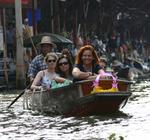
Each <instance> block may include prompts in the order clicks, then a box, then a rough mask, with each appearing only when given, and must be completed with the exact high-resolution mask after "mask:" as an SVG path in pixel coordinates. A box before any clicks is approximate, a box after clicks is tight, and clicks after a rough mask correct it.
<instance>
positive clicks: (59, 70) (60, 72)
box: [56, 54, 73, 77]
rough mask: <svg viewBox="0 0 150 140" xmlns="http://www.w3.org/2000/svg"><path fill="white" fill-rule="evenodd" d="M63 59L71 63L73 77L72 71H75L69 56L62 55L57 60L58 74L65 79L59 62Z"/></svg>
mask: <svg viewBox="0 0 150 140" xmlns="http://www.w3.org/2000/svg"><path fill="white" fill-rule="evenodd" d="M63 58H65V59H67V61H68V63H69V74H70V75H72V69H73V65H72V61H71V59H70V57H68V56H67V55H64V54H63V55H61V56H60V57H59V58H58V60H57V63H56V73H58V74H60V76H62V77H65V74H64V73H63V72H62V71H61V69H60V66H59V61H60V60H61V59H63Z"/></svg>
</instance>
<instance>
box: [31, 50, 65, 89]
mask: <svg viewBox="0 0 150 140" xmlns="http://www.w3.org/2000/svg"><path fill="white" fill-rule="evenodd" d="M44 61H45V63H46V65H47V66H48V68H47V69H45V70H41V71H39V72H38V73H37V75H36V77H35V79H34V81H33V83H32V85H31V89H36V90H42V89H47V90H48V89H50V88H51V86H52V80H55V81H56V82H58V83H63V82H64V81H65V79H64V78H61V77H59V75H58V74H56V72H55V68H56V62H57V55H56V54H55V53H48V54H47V55H46V56H45V59H44Z"/></svg>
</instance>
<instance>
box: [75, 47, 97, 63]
mask: <svg viewBox="0 0 150 140" xmlns="http://www.w3.org/2000/svg"><path fill="white" fill-rule="evenodd" d="M86 50H90V51H91V52H92V55H93V57H94V60H93V64H98V63H99V58H98V55H97V53H96V51H95V49H94V48H93V47H92V46H91V45H85V46H83V47H81V48H80V49H79V52H78V54H77V57H76V64H82V63H83V62H82V55H83V52H84V51H86Z"/></svg>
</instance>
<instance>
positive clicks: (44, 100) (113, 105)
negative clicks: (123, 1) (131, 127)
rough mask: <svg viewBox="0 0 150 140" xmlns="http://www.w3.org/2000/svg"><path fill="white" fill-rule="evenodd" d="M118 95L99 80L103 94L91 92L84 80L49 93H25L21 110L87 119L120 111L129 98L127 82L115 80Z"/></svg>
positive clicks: (103, 81)
mask: <svg viewBox="0 0 150 140" xmlns="http://www.w3.org/2000/svg"><path fill="white" fill-rule="evenodd" d="M117 82H118V91H116V92H113V91H108V92H107V89H110V88H111V84H112V80H111V79H107V80H101V81H100V85H101V86H102V87H103V88H104V89H105V92H104V91H102V92H96V93H93V94H91V92H92V90H93V86H92V85H93V81H92V80H83V81H80V82H77V83H73V84H71V85H68V86H65V87H60V88H57V89H51V90H49V91H30V90H28V91H26V93H25V96H24V107H25V108H26V109H31V110H38V111H40V112H43V113H48V114H54V115H65V116H89V115H98V114H102V113H112V112H116V111H118V110H119V109H120V108H121V107H123V106H124V105H125V104H126V102H127V100H128V98H129V97H130V96H131V92H130V91H129V88H130V84H131V83H130V82H129V81H126V80H117Z"/></svg>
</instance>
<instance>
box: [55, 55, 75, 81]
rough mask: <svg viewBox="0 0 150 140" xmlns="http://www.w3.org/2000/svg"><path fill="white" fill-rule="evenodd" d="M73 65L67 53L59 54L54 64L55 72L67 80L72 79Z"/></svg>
mask: <svg viewBox="0 0 150 140" xmlns="http://www.w3.org/2000/svg"><path fill="white" fill-rule="evenodd" d="M72 69H73V65H72V62H71V60H70V58H69V57H68V56H67V55H61V56H60V57H59V58H58V61H57V64H56V72H57V73H58V74H59V75H60V76H61V77H64V78H66V79H69V80H73V76H72Z"/></svg>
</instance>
